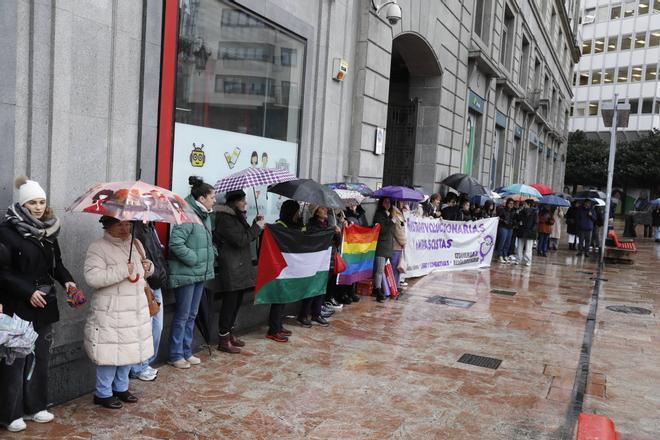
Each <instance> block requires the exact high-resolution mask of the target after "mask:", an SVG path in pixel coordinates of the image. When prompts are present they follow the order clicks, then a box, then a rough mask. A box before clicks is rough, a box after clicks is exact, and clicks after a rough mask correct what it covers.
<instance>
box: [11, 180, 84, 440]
mask: <svg viewBox="0 0 660 440" xmlns="http://www.w3.org/2000/svg"><path fill="white" fill-rule="evenodd" d="M16 187H17V188H18V200H17V201H16V203H15V204H13V205H11V206H10V207H9V209H8V210H7V214H6V216H5V221H4V222H3V223H2V225H0V243H2V244H3V245H4V246H5V248H6V250H7V251H8V253H9V255H10V258H11V263H10V265H9V267H8V268H7V269H6V270H4V271H3V273H2V277H3V278H4V280H5V289H3V290H4V295H3V299H2V301H3V303H4V313H6V314H8V315H11V314H16V315H18V316H19V317H20V318H22V319H24V320H26V321H31V322H32V324H33V325H34V329H35V331H36V332H37V333H38V334H39V337H38V338H37V341H36V346H35V352H34V355H35V363H34V372H33V374H32V378H31V379H30V380H27V378H28V374H29V370H30V363H29V362H26V360H25V359H24V358H23V359H16V360H15V361H14V363H13V364H12V365H6V364H5V363H4V362H3V363H0V384H2V386H3V389H2V392H0V424H3V425H5V426H7V429H8V430H9V431H12V432H18V431H22V430H24V429H25V428H26V425H25V421H24V420H32V421H35V422H37V423H47V422H50V421H51V420H53V418H54V416H53V414H51V413H50V412H48V411H47V410H46V406H47V404H48V361H49V358H50V345H51V342H52V339H53V333H52V326H53V324H54V323H55V322H57V321H58V320H59V311H58V307H57V291H56V288H55V281H57V282H59V283H60V284H61V285H62V286H64V287H66V288H67V289H75V288H76V284H75V282H74V280H73V277H72V276H71V274H70V273H69V271H68V270H67V269H66V267H64V263H63V262H62V254H61V252H60V246H59V243H58V241H57V236H58V234H59V232H60V226H61V225H60V221H59V220H58V218H57V217H55V215H54V214H53V211H52V209H51V208H49V207H48V204H47V197H46V192H45V191H44V190H43V189H42V188H41V186H40V185H39V183H37V182H35V181H32V180H27V178H25V177H22V178H18V179H16Z"/></svg>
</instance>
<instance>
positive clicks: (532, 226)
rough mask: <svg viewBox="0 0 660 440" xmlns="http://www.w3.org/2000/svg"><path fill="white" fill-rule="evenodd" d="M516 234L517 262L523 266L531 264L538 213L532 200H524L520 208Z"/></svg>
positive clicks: (536, 232)
mask: <svg viewBox="0 0 660 440" xmlns="http://www.w3.org/2000/svg"><path fill="white" fill-rule="evenodd" d="M516 223H517V227H516V235H517V237H518V248H517V249H516V251H517V257H518V261H516V262H515V263H514V264H518V262H520V263H522V264H524V265H525V266H531V264H532V254H533V253H534V252H533V248H534V242H535V241H536V238H537V234H538V214H537V211H536V209H535V208H534V201H533V200H531V199H530V200H525V201H524V202H523V203H522V209H521V210H520V211H519V212H518V216H517V218H516Z"/></svg>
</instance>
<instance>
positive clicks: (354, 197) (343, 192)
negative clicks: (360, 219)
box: [334, 189, 366, 205]
mask: <svg viewBox="0 0 660 440" xmlns="http://www.w3.org/2000/svg"><path fill="white" fill-rule="evenodd" d="M334 191H335V192H336V193H337V195H338V196H339V198H340V199H342V200H343V201H344V202H346V203H349V204H355V205H359V204H361V203H362V202H363V201H364V199H366V197H365V196H363V195H362V194H360V193H359V192H357V191H351V190H348V189H335V190H334Z"/></svg>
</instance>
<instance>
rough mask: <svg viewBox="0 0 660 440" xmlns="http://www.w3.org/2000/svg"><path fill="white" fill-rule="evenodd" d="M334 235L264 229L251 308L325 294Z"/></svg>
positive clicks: (277, 228)
mask: <svg viewBox="0 0 660 440" xmlns="http://www.w3.org/2000/svg"><path fill="white" fill-rule="evenodd" d="M333 236H334V231H333V230H329V231H322V232H315V233H312V234H308V233H304V232H302V231H299V230H296V229H288V228H286V227H284V226H281V225H268V226H266V228H265V229H264V233H263V235H262V238H261V251H260V252H259V264H258V266H257V285H256V287H255V289H254V290H255V296H254V303H255V304H286V303H291V302H295V301H300V300H301V299H305V298H310V297H313V296H317V295H323V294H325V290H326V287H327V285H328V272H329V271H330V257H331V255H332V248H331V246H332V238H333Z"/></svg>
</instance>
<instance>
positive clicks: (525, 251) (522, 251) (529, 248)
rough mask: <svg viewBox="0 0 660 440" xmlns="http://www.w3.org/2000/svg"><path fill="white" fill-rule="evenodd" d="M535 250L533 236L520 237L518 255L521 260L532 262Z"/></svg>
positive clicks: (522, 261)
mask: <svg viewBox="0 0 660 440" xmlns="http://www.w3.org/2000/svg"><path fill="white" fill-rule="evenodd" d="M533 250H534V239H533V238H519V239H518V249H517V257H518V261H519V262H521V263H529V264H532V254H533V253H534V252H533Z"/></svg>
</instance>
